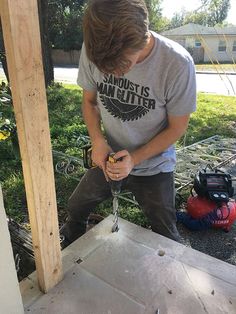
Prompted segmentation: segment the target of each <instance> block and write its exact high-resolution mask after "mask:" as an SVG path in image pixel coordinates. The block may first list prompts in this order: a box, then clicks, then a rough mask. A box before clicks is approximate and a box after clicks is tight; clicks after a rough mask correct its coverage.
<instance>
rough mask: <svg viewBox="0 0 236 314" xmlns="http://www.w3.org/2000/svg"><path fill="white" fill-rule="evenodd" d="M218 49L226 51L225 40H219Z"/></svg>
mask: <svg viewBox="0 0 236 314" xmlns="http://www.w3.org/2000/svg"><path fill="white" fill-rule="evenodd" d="M218 51H226V41H225V40H220V41H219V46H218Z"/></svg>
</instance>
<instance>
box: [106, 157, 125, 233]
mask: <svg viewBox="0 0 236 314" xmlns="http://www.w3.org/2000/svg"><path fill="white" fill-rule="evenodd" d="M113 156H114V153H111V154H110V155H109V158H108V160H109V161H110V162H112V163H115V162H117V160H116V159H114V158H113ZM121 183H122V180H120V181H114V180H110V187H111V193H112V196H113V215H114V220H113V222H114V224H113V226H112V229H111V231H112V232H117V231H118V230H119V225H118V215H119V201H118V195H119V193H120V191H121Z"/></svg>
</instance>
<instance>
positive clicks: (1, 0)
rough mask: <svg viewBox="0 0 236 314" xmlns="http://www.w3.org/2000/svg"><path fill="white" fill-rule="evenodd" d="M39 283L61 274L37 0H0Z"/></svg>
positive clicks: (44, 287) (51, 283)
mask: <svg viewBox="0 0 236 314" xmlns="http://www.w3.org/2000/svg"><path fill="white" fill-rule="evenodd" d="M0 12H1V20H2V27H3V34H4V41H5V48H6V54H7V63H8V70H9V76H10V83H11V89H12V94H13V104H14V111H15V117H16V123H17V131H18V138H19V143H20V151H21V158H22V164H23V172H24V180H25V187H26V195H27V203H28V210H29V217H30V225H31V231H32V239H33V247H34V254H35V261H36V270H37V276H38V282H39V286H40V289H41V290H42V291H43V292H47V291H48V290H49V289H50V288H52V287H53V286H54V285H55V284H57V283H58V282H59V281H60V280H61V278H62V264H61V250H60V241H59V230H58V216H57V207H56V194H55V183H54V172H53V163H52V150H51V142H50V133H49V122H48V110H47V99H46V91H45V83H44V74H43V66H42V54H41V42H40V31H39V18H38V8H37V0H28V1H25V0H0Z"/></svg>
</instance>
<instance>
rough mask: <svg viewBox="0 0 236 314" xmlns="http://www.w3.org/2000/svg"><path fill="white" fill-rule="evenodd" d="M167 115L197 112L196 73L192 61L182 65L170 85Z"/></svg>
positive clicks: (189, 60) (186, 61)
mask: <svg viewBox="0 0 236 314" xmlns="http://www.w3.org/2000/svg"><path fill="white" fill-rule="evenodd" d="M166 108H167V113H168V114H170V115H174V116H181V115H185V114H189V113H191V112H194V111H195V110H196V73H195V66H194V64H193V61H192V60H191V59H187V60H185V63H182V64H181V67H179V69H178V72H177V74H176V75H175V77H174V78H173V79H172V82H171V83H170V86H169V89H168V92H167V98H166Z"/></svg>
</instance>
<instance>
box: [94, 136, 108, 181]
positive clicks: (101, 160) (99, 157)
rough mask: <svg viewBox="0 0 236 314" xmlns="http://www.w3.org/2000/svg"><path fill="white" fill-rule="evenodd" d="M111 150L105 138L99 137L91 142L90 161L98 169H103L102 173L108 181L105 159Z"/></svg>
mask: <svg viewBox="0 0 236 314" xmlns="http://www.w3.org/2000/svg"><path fill="white" fill-rule="evenodd" d="M111 152H112V149H111V147H110V146H109V145H108V144H107V142H106V141H105V139H99V140H97V141H94V142H93V143H92V156H91V157H92V161H93V163H95V164H96V165H97V166H98V167H99V168H100V169H102V170H103V173H104V175H105V177H106V180H107V181H108V176H107V174H106V161H107V156H108V155H109V154H110V153H111Z"/></svg>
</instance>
